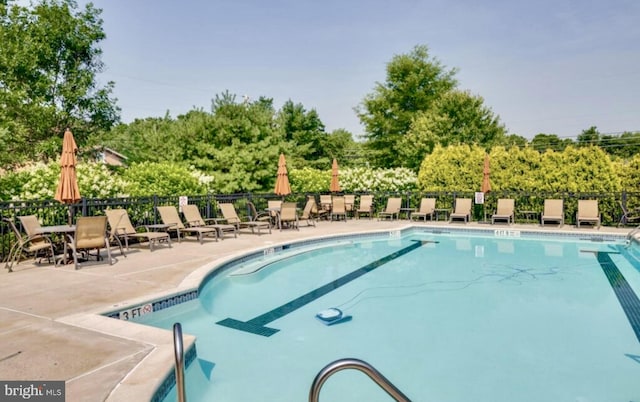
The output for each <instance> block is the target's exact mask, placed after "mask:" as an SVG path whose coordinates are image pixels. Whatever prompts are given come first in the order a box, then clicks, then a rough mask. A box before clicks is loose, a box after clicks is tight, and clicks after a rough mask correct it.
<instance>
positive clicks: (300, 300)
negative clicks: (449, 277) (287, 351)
mask: <svg viewBox="0 0 640 402" xmlns="http://www.w3.org/2000/svg"><path fill="white" fill-rule="evenodd" d="M414 242H415V243H414V244H412V245H410V246H407V247H405V248H403V249H400V250H398V251H395V252H393V253H391V254H389V255H387V256H385V257H382V258H381V259H379V260H376V261H373V262H372V263H369V264H367V265H365V266H364V267H361V268H358V269H356V270H355V271H352V272H350V273H348V274H346V275H344V276H342V277H340V278H338V279H336V280H334V281H331V282H329V283H327V284H326V285H323V286H320V287H319V288H316V289H314V290H312V291H310V292H309V293H306V294H304V295H302V296H300V297H297V298H295V299H293V300H291V301H290V302H288V303H286V304H283V305H282V306H280V307H276V308H275V309H273V310H271V311H268V312H266V313H264V314H261V315H259V316H257V317H255V318H252V319H251V320H249V321H240V320H236V319H234V318H225V319H224V320H221V321H218V322H217V323H216V324H218V325H223V326H225V327H229V328H233V329H237V330H240V331H245V332H250V333H252V334H256V335H262V336H271V335H273V334H275V333H276V332H278V331H279V330H278V329H275V328H269V327H266V326H265V325H266V324H268V323H270V322H272V321H275V320H277V319H279V318H282V317H284V316H285V315H287V314H289V313H291V312H292V311H295V310H297V309H299V308H300V307H302V306H304V305H306V304H308V303H310V302H312V301H314V300H316V299H318V298H320V297H322V296H324V295H326V294H327V293H329V292H332V291H334V290H336V289H338V288H339V287H341V286H343V285H346V284H347V283H349V282H351V281H352V280H354V279H357V278H359V277H361V276H362V275H364V274H366V273H368V272H371V271H373V270H374V269H376V268H378V267H380V266H382V265H384V264H386V263H388V262H389V261H392V260H395V259H396V258H398V257H401V256H403V255H405V254H407V253H409V252H411V251H413V250H415V249H417V248H418V247H421V246H422V245H423V244H425V243H430V242H429V241H420V240H414Z"/></svg>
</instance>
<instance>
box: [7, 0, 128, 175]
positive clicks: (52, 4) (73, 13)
mask: <svg viewBox="0 0 640 402" xmlns="http://www.w3.org/2000/svg"><path fill="white" fill-rule="evenodd" d="M77 8H78V6H77V4H76V2H75V1H73V0H41V1H40V2H39V3H37V4H36V5H35V6H33V7H31V8H28V7H22V6H19V5H6V3H0V43H2V47H1V50H0V133H2V129H4V130H6V131H5V132H8V133H9V135H10V136H11V142H10V143H8V144H6V145H7V148H5V149H4V150H5V152H3V153H2V154H3V156H2V162H3V165H12V164H17V163H19V162H20V161H23V160H24V159H34V158H36V157H40V158H45V159H46V158H47V157H54V156H56V155H57V154H58V152H59V149H60V144H61V143H62V135H63V133H64V131H65V128H66V127H71V128H72V129H73V130H74V134H75V137H76V141H77V142H78V143H79V145H81V144H83V143H84V142H85V140H86V138H87V137H88V136H89V135H91V134H94V133H96V132H100V131H104V130H108V129H110V128H111V127H112V126H113V125H114V124H115V123H116V122H117V121H118V120H119V115H118V113H119V109H118V108H117V106H116V105H115V100H114V99H112V98H111V97H110V96H111V92H112V89H113V83H112V82H110V83H108V84H107V85H105V86H104V87H101V86H99V85H98V83H97V82H96V74H97V73H99V72H101V71H102V69H103V64H102V61H101V60H100V56H101V53H102V51H101V49H100V48H99V47H98V46H97V44H98V43H99V42H100V41H101V40H103V39H104V38H105V33H104V31H103V29H102V19H100V13H101V10H99V9H96V8H94V7H93V5H92V4H91V3H89V4H87V5H86V6H85V8H84V10H82V11H79V10H77Z"/></svg>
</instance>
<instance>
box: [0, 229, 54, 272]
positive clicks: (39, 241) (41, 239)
mask: <svg viewBox="0 0 640 402" xmlns="http://www.w3.org/2000/svg"><path fill="white" fill-rule="evenodd" d="M2 220H3V221H5V222H6V223H7V225H9V227H10V228H11V230H12V231H13V234H14V235H15V236H16V242H15V243H14V245H13V246H12V247H11V249H10V250H9V255H8V256H7V260H6V263H5V265H4V267H5V268H6V269H7V270H8V271H9V272H13V269H12V267H13V264H14V263H15V264H19V263H20V257H21V256H22V255H23V254H26V255H33V258H34V259H37V260H36V262H37V263H38V264H39V263H40V261H42V258H47V260H48V261H49V262H51V261H52V260H53V259H54V257H55V254H54V250H53V242H52V241H51V239H50V238H49V237H48V236H43V235H34V236H29V235H27V236H23V235H22V233H21V232H20V231H19V230H18V228H17V227H16V225H15V223H14V222H13V220H11V219H9V218H2ZM36 222H37V219H36Z"/></svg>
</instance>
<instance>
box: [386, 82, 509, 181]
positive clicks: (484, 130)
mask: <svg viewBox="0 0 640 402" xmlns="http://www.w3.org/2000/svg"><path fill="white" fill-rule="evenodd" d="M504 139H505V128H504V125H503V124H501V123H500V120H499V118H498V117H497V116H495V115H494V114H493V112H492V111H491V109H490V108H488V107H487V106H485V105H484V100H483V99H482V97H480V96H474V95H472V94H471V93H469V92H468V91H457V90H451V91H449V92H446V93H444V94H442V95H441V96H440V97H439V98H438V99H436V100H435V101H434V102H433V104H432V105H431V107H430V108H429V110H426V111H423V112H418V113H417V114H416V116H415V118H414V120H413V123H412V125H411V129H410V130H409V132H408V133H407V134H406V135H405V136H403V137H402V138H401V139H400V141H399V143H400V144H401V146H400V148H399V149H398V154H399V155H400V156H401V158H400V159H402V160H403V163H404V165H405V166H406V167H409V168H411V169H414V170H416V171H417V170H418V168H419V167H420V164H421V163H422V161H423V159H424V156H425V155H426V154H429V153H431V152H432V151H433V148H434V147H435V146H436V145H442V146H444V147H446V146H447V145H452V144H469V145H471V144H476V145H481V146H483V147H485V148H491V147H492V146H493V145H497V144H502V143H503V142H504Z"/></svg>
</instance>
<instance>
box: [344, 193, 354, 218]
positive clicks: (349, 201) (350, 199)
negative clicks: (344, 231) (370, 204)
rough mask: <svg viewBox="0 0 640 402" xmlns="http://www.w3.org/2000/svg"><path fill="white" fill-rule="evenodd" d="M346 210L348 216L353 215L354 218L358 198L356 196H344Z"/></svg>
mask: <svg viewBox="0 0 640 402" xmlns="http://www.w3.org/2000/svg"><path fill="white" fill-rule="evenodd" d="M344 209H345V211H347V216H349V215H351V216H352V217H353V214H354V211H355V210H356V196H355V195H354V194H346V195H345V196H344Z"/></svg>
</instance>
